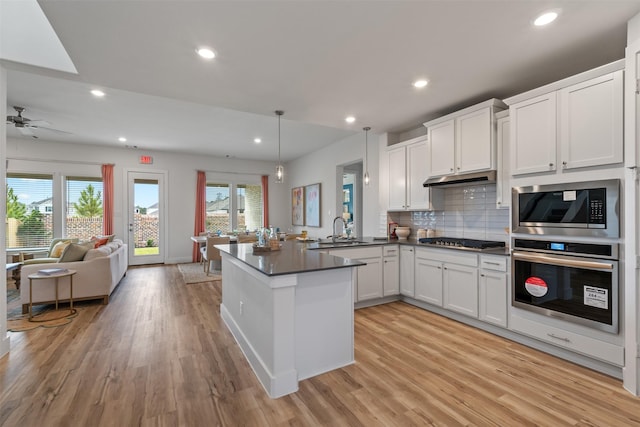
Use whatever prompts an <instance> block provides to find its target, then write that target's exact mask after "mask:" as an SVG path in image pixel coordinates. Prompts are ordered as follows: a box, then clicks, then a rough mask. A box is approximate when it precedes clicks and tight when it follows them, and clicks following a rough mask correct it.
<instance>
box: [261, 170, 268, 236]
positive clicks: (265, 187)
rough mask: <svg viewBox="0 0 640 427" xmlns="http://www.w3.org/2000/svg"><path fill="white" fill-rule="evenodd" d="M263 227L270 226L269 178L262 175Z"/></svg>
mask: <svg viewBox="0 0 640 427" xmlns="http://www.w3.org/2000/svg"><path fill="white" fill-rule="evenodd" d="M262 226H263V227H268V226H269V176H268V175H262Z"/></svg>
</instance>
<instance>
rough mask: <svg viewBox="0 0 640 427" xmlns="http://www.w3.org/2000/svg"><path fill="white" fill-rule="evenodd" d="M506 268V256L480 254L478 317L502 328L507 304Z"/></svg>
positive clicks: (504, 325) (504, 324) (507, 278)
mask: <svg viewBox="0 0 640 427" xmlns="http://www.w3.org/2000/svg"><path fill="white" fill-rule="evenodd" d="M508 270H509V269H508V262H507V258H506V257H497V256H489V255H481V256H480V278H479V282H478V285H479V286H478V309H479V313H478V318H479V319H480V320H483V321H485V322H487V323H493V324H494V325H497V326H501V327H503V328H506V327H507V307H508V305H509V273H508Z"/></svg>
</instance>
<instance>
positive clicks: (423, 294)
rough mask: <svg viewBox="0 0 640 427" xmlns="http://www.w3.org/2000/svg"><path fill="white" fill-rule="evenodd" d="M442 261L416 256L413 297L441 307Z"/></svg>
mask: <svg viewBox="0 0 640 427" xmlns="http://www.w3.org/2000/svg"><path fill="white" fill-rule="evenodd" d="M442 284H443V283H442V263H441V262H438V261H431V260H429V259H426V258H423V257H420V256H416V258H415V299H418V300H421V301H425V302H428V303H430V304H433V305H437V306H438V307H442Z"/></svg>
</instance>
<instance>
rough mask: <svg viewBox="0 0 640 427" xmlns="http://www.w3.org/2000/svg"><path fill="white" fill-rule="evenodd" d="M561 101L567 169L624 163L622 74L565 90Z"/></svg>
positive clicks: (563, 159) (563, 143) (564, 159)
mask: <svg viewBox="0 0 640 427" xmlns="http://www.w3.org/2000/svg"><path fill="white" fill-rule="evenodd" d="M558 102H559V105H560V111H559V114H560V133H559V139H560V147H561V153H562V155H561V159H562V168H563V169H571V168H580V167H587V166H597V165H608V164H613V163H621V162H622V160H623V154H622V151H623V137H622V134H623V74H622V71H617V72H615V73H610V74H607V75H604V76H601V77H598V78H595V79H591V80H588V81H586V82H582V83H579V84H575V85H573V86H570V87H567V88H565V89H562V90H561V91H560V92H559V99H558Z"/></svg>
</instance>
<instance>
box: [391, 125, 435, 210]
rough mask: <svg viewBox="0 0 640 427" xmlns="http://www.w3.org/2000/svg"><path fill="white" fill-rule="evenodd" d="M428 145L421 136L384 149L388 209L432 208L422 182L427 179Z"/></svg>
mask: <svg viewBox="0 0 640 427" xmlns="http://www.w3.org/2000/svg"><path fill="white" fill-rule="evenodd" d="M427 162H428V145H427V141H426V138H425V137H419V138H414V139H412V140H410V141H405V142H404V143H401V144H398V145H397V146H393V147H392V148H389V149H388V150H387V167H388V171H389V199H388V200H389V209H388V210H390V211H398V210H432V209H433V206H432V204H431V199H430V192H429V189H428V188H425V187H423V185H422V183H423V182H424V181H425V180H426V179H427V177H428V173H427Z"/></svg>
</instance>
